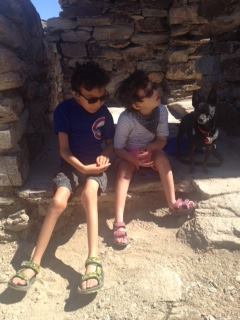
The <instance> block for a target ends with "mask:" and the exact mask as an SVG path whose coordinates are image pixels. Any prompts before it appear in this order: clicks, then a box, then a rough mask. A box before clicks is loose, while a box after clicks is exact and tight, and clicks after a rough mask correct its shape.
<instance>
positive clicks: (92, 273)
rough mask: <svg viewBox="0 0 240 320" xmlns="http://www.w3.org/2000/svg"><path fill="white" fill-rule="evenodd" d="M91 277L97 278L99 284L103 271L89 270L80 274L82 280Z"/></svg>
mask: <svg viewBox="0 0 240 320" xmlns="http://www.w3.org/2000/svg"><path fill="white" fill-rule="evenodd" d="M91 279H95V280H97V282H98V284H100V283H101V282H102V281H103V273H102V272H101V273H98V272H97V271H96V272H89V273H87V274H85V275H83V276H82V282H84V281H87V280H91Z"/></svg>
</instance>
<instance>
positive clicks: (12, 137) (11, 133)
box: [0, 112, 28, 151]
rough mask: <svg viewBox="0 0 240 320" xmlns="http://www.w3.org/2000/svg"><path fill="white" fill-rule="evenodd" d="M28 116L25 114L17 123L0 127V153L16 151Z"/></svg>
mask: <svg viewBox="0 0 240 320" xmlns="http://www.w3.org/2000/svg"><path fill="white" fill-rule="evenodd" d="M27 118H28V114H27V112H25V113H24V114H23V115H22V116H21V118H20V120H19V121H18V122H15V123H12V124H4V125H0V151H6V150H10V149H16V146H17V144H18V142H19V141H20V140H21V138H22V136H23V133H24V131H25V127H26V124H27Z"/></svg>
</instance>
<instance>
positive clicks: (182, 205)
mask: <svg viewBox="0 0 240 320" xmlns="http://www.w3.org/2000/svg"><path fill="white" fill-rule="evenodd" d="M196 207H197V204H196V203H195V202H194V201H192V200H189V199H185V200H182V199H181V198H179V199H177V200H176V202H175V203H174V204H173V206H172V207H170V208H169V211H170V213H171V214H174V215H189V214H192V213H193V212H194V211H195V208H196Z"/></svg>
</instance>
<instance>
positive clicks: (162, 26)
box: [136, 17, 168, 33]
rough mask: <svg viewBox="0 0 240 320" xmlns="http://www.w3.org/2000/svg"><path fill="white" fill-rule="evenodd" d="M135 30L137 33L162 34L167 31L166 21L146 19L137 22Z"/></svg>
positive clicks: (156, 18)
mask: <svg viewBox="0 0 240 320" xmlns="http://www.w3.org/2000/svg"><path fill="white" fill-rule="evenodd" d="M136 27H137V28H136V29H137V31H139V32H148V33H155V32H164V31H168V25H167V21H164V19H162V20H161V19H160V18H158V17H147V18H145V19H143V20H139V21H138V22H137V24H136Z"/></svg>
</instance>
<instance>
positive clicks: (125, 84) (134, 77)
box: [115, 70, 149, 111]
mask: <svg viewBox="0 0 240 320" xmlns="http://www.w3.org/2000/svg"><path fill="white" fill-rule="evenodd" d="M148 83H149V79H148V76H147V75H146V73H145V72H144V71H142V70H136V71H135V72H134V73H132V74H131V75H130V76H129V77H128V78H126V79H125V80H123V81H122V82H121V83H120V85H119V87H118V89H117V91H116V94H115V95H116V98H117V99H118V100H119V102H120V103H121V104H123V106H124V107H125V108H126V109H128V110H129V111H135V110H134V109H133V107H132V105H133V104H134V103H135V102H137V101H138V100H139V99H138V96H137V92H138V91H139V90H140V89H146V87H147V85H148Z"/></svg>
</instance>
